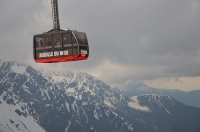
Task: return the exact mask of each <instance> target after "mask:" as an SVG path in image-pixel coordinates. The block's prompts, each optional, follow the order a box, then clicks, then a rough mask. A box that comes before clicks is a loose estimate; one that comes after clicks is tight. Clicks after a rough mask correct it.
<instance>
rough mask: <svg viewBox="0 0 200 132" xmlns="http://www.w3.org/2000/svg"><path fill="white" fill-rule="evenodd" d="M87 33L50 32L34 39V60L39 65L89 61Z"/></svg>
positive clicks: (69, 31) (37, 35)
mask: <svg viewBox="0 0 200 132" xmlns="http://www.w3.org/2000/svg"><path fill="white" fill-rule="evenodd" d="M88 56H89V45H88V40H87V36H86V33H84V32H77V31H74V30H59V31H53V30H50V31H49V32H47V33H44V34H36V35H34V37H33V58H34V59H35V61H36V62H37V63H52V62H64V61H77V60H87V58H88Z"/></svg>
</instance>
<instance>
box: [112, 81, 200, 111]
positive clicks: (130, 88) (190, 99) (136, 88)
mask: <svg viewBox="0 0 200 132" xmlns="http://www.w3.org/2000/svg"><path fill="white" fill-rule="evenodd" d="M114 90H115V91H116V92H118V93H121V94H125V95H127V96H129V97H131V96H138V95H142V94H158V95H168V96H171V97H173V98H175V99H176V100H178V101H180V102H182V103H184V104H186V105H188V106H193V107H198V108H200V90H194V91H190V92H184V91H180V90H168V89H158V88H152V87H148V86H146V85H145V84H144V83H142V82H138V81H132V82H129V83H128V84H127V85H126V86H125V87H124V88H123V89H122V90H119V89H118V88H114Z"/></svg>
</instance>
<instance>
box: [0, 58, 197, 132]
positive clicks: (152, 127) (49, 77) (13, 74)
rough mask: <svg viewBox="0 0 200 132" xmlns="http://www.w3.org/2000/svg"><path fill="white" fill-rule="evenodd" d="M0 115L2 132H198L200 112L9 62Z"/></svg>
mask: <svg viewBox="0 0 200 132" xmlns="http://www.w3.org/2000/svg"><path fill="white" fill-rule="evenodd" d="M0 110H1V113H0V131H15V132H17V131H31V132H32V131H37V132H40V131H41V132H42V131H48V132H82V131H83V132H84V131H85V132H86V131H87V132H88V131H91V132H93V131H97V132H129V131H134V132H144V131H148V132H168V131H170V132H178V131H181V132H187V131H193V132H198V131H200V109H198V108H193V107H189V106H185V105H184V104H182V103H180V102H178V101H176V100H175V99H174V98H172V97H170V96H160V95H141V96H133V97H131V98H130V97H127V96H125V95H123V94H119V93H117V92H115V91H113V90H112V89H111V88H110V86H108V85H107V84H105V83H104V82H102V81H101V80H98V79H97V78H95V77H93V76H90V75H88V74H87V73H81V72H77V73H74V72H57V71H47V70H36V69H34V68H32V67H31V66H30V65H26V64H23V63H19V62H14V61H13V62H8V61H5V60H2V61H0ZM2 111H3V112H2ZM4 119H5V120H4ZM32 128H35V130H33V129H32ZM37 129H38V130H37Z"/></svg>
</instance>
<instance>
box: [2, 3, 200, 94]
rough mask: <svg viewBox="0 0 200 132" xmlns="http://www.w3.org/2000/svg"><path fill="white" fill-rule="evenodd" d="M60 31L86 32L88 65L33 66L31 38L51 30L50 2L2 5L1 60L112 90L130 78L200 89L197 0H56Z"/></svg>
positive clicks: (160, 85)
mask: <svg viewBox="0 0 200 132" xmlns="http://www.w3.org/2000/svg"><path fill="white" fill-rule="evenodd" d="M58 3H59V17H60V25H61V27H62V28H65V29H67V28H69V29H72V30H74V29H76V30H77V31H83V32H86V34H87V37H88V41H89V46H90V57H89V59H88V60H87V61H79V62H68V63H56V64H35V62H34V60H33V53H32V42H33V35H34V34H40V33H42V32H43V31H44V32H46V31H48V30H50V29H52V27H53V24H52V14H51V13H52V10H51V0H17V1H16V0H9V1H8V0H1V1H0V45H1V48H0V55H1V58H5V59H8V60H17V61H21V62H25V63H29V64H31V65H32V66H34V67H48V68H50V69H57V70H67V71H71V70H73V71H81V72H87V73H89V74H91V75H93V76H95V77H97V78H99V79H101V80H103V81H104V82H106V83H107V84H109V85H111V86H112V87H114V86H117V87H123V85H124V84H126V83H127V82H129V81H131V80H140V81H144V83H146V84H147V85H149V86H153V87H158V88H169V89H175V88H176V89H181V90H185V91H189V90H194V89H200V83H199V82H200V25H199V24H200V15H199V14H200V1H199V0H123V1H122V0H100V1H97V0H84V1H83V0H58Z"/></svg>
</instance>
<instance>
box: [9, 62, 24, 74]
mask: <svg viewBox="0 0 200 132" xmlns="http://www.w3.org/2000/svg"><path fill="white" fill-rule="evenodd" d="M11 69H12V70H13V72H15V73H18V74H24V73H25V72H26V67H25V66H19V65H17V64H16V63H15V64H14V65H12V66H11Z"/></svg>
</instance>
